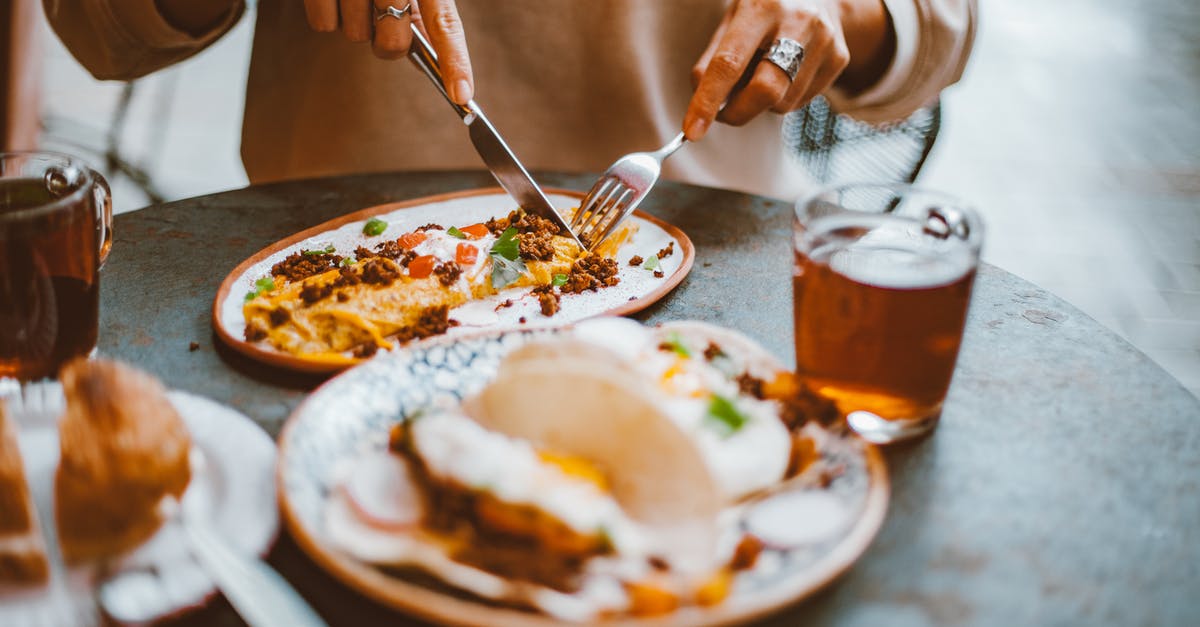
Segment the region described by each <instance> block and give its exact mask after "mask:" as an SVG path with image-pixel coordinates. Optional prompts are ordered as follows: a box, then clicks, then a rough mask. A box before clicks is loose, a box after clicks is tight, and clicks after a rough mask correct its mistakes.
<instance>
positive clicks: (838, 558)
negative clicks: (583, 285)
mask: <svg viewBox="0 0 1200 627" xmlns="http://www.w3.org/2000/svg"><path fill="white" fill-rule="evenodd" d="M561 333H563V331H562V330H561V329H553V328H542V329H524V330H515V331H507V332H485V333H480V334H477V335H470V336H460V337H456V338H444V339H443V340H441V341H435V342H430V343H425V344H422V345H419V346H414V347H412V348H408V349H403V350H399V351H397V352H394V353H391V354H388V355H383V356H380V357H378V358H376V359H373V360H370V361H368V362H366V363H363V364H361V365H359V366H356V367H354V368H352V369H350V370H348V371H346V372H345V373H343V374H341V375H339V376H337V377H335V378H333V379H331V380H329V381H328V382H326V383H325V384H324V385H322V386H321V387H320V388H318V389H317V390H316V391H315V392H313V393H312V394H311V395H310V396H309V397H308V399H307V400H306V401H305V402H304V403H303V404H302V405H301V406H300V407H298V408H297V409H296V411H295V412H294V413H293V414H292V415H291V417H290V418H289V419H288V422H287V424H286V426H285V427H284V430H283V434H282V436H281V437H280V442H279V470H278V481H279V485H278V491H279V495H280V503H281V506H282V510H283V515H284V520H285V522H286V524H287V525H288V528H289V529H290V530H291V532H292V535H293V536H294V537H295V538H296V540H297V542H298V543H299V544H300V546H301V547H302V548H303V549H304V550H305V551H306V552H307V553H308V554H309V555H310V556H311V557H312V558H313V559H314V560H315V561H316V562H317V563H318V564H319V565H321V566H322V567H323V568H325V569H326V570H328V571H329V572H330V573H332V574H333V575H334V576H335V577H337V578H339V579H340V580H342V581H343V582H344V583H346V584H347V585H349V586H350V587H352V588H355V589H356V590H359V591H360V592H362V593H364V594H366V595H368V596H370V597H372V598H374V599H376V600H378V601H380V602H382V603H384V604H387V605H389V606H391V607H394V608H396V609H399V610H402V611H405V612H408V613H411V614H415V615H418V616H421V617H423V618H426V619H432V620H438V621H446V622H453V623H466V624H486V625H518V624H519V625H551V624H558V623H556V622H554V621H553V620H552V619H550V618H549V617H546V616H543V615H541V614H537V613H534V612H532V611H523V610H520V609H514V608H512V607H508V606H501V605H498V604H494V603H491V602H489V601H485V600H481V599H478V598H476V597H473V596H471V595H468V594H465V593H462V592H459V591H456V590H453V589H450V588H448V587H444V586H442V585H440V584H438V583H436V582H434V581H433V580H432V579H431V578H426V577H420V578H417V577H413V578H408V577H406V576H400V575H397V574H395V573H391V572H385V571H383V570H381V569H378V568H376V567H373V566H371V565H368V564H365V563H362V562H360V561H358V560H355V559H354V558H352V557H350V556H348V555H346V554H344V553H342V552H341V551H339V550H338V549H337V548H336V547H335V546H334V545H333V544H332V543H331V542H330V541H329V540H328V539H327V536H326V534H325V531H324V528H323V524H324V523H323V520H324V507H325V504H326V501H327V499H328V497H329V495H330V492H331V490H332V489H333V487H334V485H333V484H334V476H335V469H336V468H337V467H338V466H339V464H342V463H343V462H344V461H345V460H348V459H351V458H353V457H355V456H356V455H359V454H361V453H363V452H366V451H379V450H384V449H386V447H387V439H388V430H389V428H390V427H391V426H392V424H394V423H395V422H396V421H397V420H398V419H400V418H402V417H404V416H407V415H410V414H411V413H412V412H414V411H417V410H419V409H422V408H426V407H429V406H431V405H453V404H456V403H458V402H459V401H461V400H462V399H463V398H464V397H467V396H470V395H471V394H473V393H475V392H477V391H478V390H480V389H482V388H483V386H484V385H486V384H487V382H488V381H489V380H491V378H492V377H493V376H495V374H496V371H497V367H498V365H499V364H500V362H501V360H502V359H503V357H504V356H505V355H506V354H507V353H508V352H509V351H511V350H512V349H514V348H516V347H518V346H521V345H523V344H526V343H528V342H530V341H534V340H538V339H545V338H550V337H553V336H555V335H557V334H561ZM821 449H822V452H823V458H824V460H825V461H827V462H828V464H829V466H830V467H834V468H837V469H838V473H837V474H836V475H835V476H834V477H833V478H832V479H831V480H829V481H828V485H825V486H824V487H821V486H818V485H811V486H808V487H804V488H798V489H797V491H799V490H804V491H806V492H809V493H820V494H818V496H819V497H820V499H819V500H823V501H830V500H835V502H836V504H837V505H838V506H839V508H840V509H841V510H842V511H844V512H845V513H846V516H845V521H844V524H841V525H838V528H836V529H834V530H832V531H828V532H826V533H824V535H823V536H822V537H821V538H820V539H819V540H814V541H813V542H811V543H808V544H803V545H800V546H799V547H798V548H790V549H786V550H776V549H768V550H766V551H764V553H763V554H762V555H761V556H760V558H759V560H758V562H757V563H756V565H755V566H754V567H753V568H752V569H750V570H748V571H743V572H741V573H739V574H738V575H737V577H736V579H735V581H734V586H733V589H732V592H731V594H730V596H729V597H728V598H727V599H726V600H725V601H724V602H723V603H721V604H719V605H716V606H712V607H685V608H682V609H680V610H678V611H676V612H674V613H673V614H670V615H668V616H665V617H656V618H655V619H653V620H651V619H626V620H613V621H609V623H611V624H614V625H615V624H622V625H624V624H629V625H650V624H653V625H662V624H680V625H720V624H728V623H733V622H741V621H745V620H748V619H752V618H755V617H760V616H763V615H765V614H768V613H770V612H773V611H776V610H779V609H781V608H782V607H784V606H786V605H788V604H791V603H793V602H796V601H798V600H800V599H802V598H804V597H806V596H808V595H810V594H812V593H813V592H815V591H817V590H818V589H819V588H821V587H822V586H823V585H825V584H827V583H829V582H830V581H832V580H833V579H835V578H836V577H837V576H838V575H840V574H841V573H842V572H844V571H846V570H847V569H848V568H849V567H850V566H851V565H852V564H853V563H854V561H855V560H856V559H857V558H858V557H859V556H860V555H861V554H862V553H863V552H864V551H865V550H866V548H867V546H868V545H869V544H870V542H871V539H872V538H873V537H874V536H875V534H876V532H877V531H878V530H879V527H880V525H881V524H882V522H883V518H884V514H885V512H886V510H887V500H888V492H889V488H888V480H887V473H886V470H885V468H884V464H883V461H882V458H881V456H880V455H879V453H878V452H877V451H876V450H875V449H874V448H873V447H870V446H869V445H865V444H863V443H861V442H859V441H858V440H854V439H850V438H842V437H837V436H828V437H827V438H826V442H825V443H824V444H822V445H821Z"/></svg>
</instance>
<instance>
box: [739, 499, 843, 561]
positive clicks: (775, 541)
mask: <svg viewBox="0 0 1200 627" xmlns="http://www.w3.org/2000/svg"><path fill="white" fill-rule="evenodd" d="M848 520H849V512H848V511H847V509H846V506H845V505H842V503H841V501H839V500H838V499H837V498H836V497H834V496H832V495H830V494H826V493H824V492H804V491H796V492H784V493H782V494H777V495H775V496H772V497H770V498H768V499H767V500H765V501H763V502H761V503H759V504H757V505H755V506H754V508H753V509H751V510H750V512H749V513H748V514H747V515H746V527H747V528H748V530H749V531H750V533H752V534H754V535H755V536H757V537H758V538H759V539H761V540H762V541H763V542H764V543H766V544H767V546H770V547H771V548H774V549H791V548H796V547H799V546H804V545H806V544H815V543H817V542H821V541H822V540H828V539H830V538H833V537H834V536H835V535H837V533H838V532H839V531H841V530H842V529H844V528H845V526H846V523H847V521H848Z"/></svg>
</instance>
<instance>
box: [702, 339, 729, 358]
mask: <svg viewBox="0 0 1200 627" xmlns="http://www.w3.org/2000/svg"><path fill="white" fill-rule="evenodd" d="M724 356H725V351H723V350H721V347H720V346H717V345H716V343H714V342H709V343H708V347H707V348H705V349H704V358H705V359H707V360H708V361H712V360H714V359H716V358H718V357H724Z"/></svg>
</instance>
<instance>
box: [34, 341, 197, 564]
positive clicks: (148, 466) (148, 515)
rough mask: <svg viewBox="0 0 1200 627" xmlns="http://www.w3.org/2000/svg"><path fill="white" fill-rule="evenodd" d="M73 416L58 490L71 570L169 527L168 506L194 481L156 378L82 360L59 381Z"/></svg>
mask: <svg viewBox="0 0 1200 627" xmlns="http://www.w3.org/2000/svg"><path fill="white" fill-rule="evenodd" d="M59 378H60V379H61V381H62V385H63V393H64V395H65V396H66V400H67V409H66V412H65V414H64V415H63V417H62V420H61V421H60V424H59V441H60V443H61V449H62V455H61V459H60V461H59V467H58V472H57V474H56V475H55V482H54V500H55V507H56V517H57V522H58V535H59V540H60V543H61V545H62V550H63V557H64V559H65V560H66V561H67V562H68V563H75V562H80V561H85V560H89V559H96V558H101V557H105V556H110V555H115V554H118V553H121V552H123V551H127V550H129V549H131V548H133V547H135V546H137V545H138V544H140V543H142V542H144V541H145V540H146V539H148V538H149V537H150V536H152V535H154V533H155V532H156V531H157V530H158V528H159V527H160V526H161V525H162V523H163V522H164V519H165V516H166V511H165V510H166V508H164V504H165V502H166V501H167V499H172V498H174V499H178V498H180V497H182V495H183V492H184V490H185V489H186V488H187V485H188V482H189V481H190V480H191V469H190V466H189V464H188V453H189V450H190V448H191V439H190V437H189V435H188V432H187V428H186V427H185V426H184V424H183V420H182V419H181V418H180V417H179V414H178V413H176V411H175V408H174V407H173V406H172V405H171V403H170V401H168V400H167V397H166V392H165V390H164V389H163V387H162V385H161V384H160V383H159V382H158V381H157V380H156V379H154V378H153V377H151V376H150V375H148V374H146V373H143V372H140V371H138V370H135V369H133V368H130V367H128V366H125V365H122V364H119V363H116V362H111V361H104V360H84V359H79V360H76V361H73V362H71V363H69V364H67V365H66V366H65V367H64V368H63V370H62V372H61V373H60V375H59Z"/></svg>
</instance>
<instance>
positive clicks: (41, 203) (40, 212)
mask: <svg viewBox="0 0 1200 627" xmlns="http://www.w3.org/2000/svg"><path fill="white" fill-rule="evenodd" d="M111 245H112V194H111V193H110V191H109V188H108V183H107V182H105V180H104V178H103V177H101V176H100V175H99V174H97V173H96V172H95V171H94V170H92V169H91V168H89V167H88V166H87V165H85V164H83V163H82V162H81V161H79V160H78V159H75V158H73V157H69V156H66V155H60V154H54V153H40V152H18V153H0V383H2V382H4V381H5V380H8V381H10V382H11V381H13V380H15V381H18V382H22V383H24V382H30V381H37V380H40V379H45V378H53V377H55V376H56V375H57V374H58V368H59V366H61V365H62V364H63V363H64V362H66V361H68V360H69V359H71V358H73V357H76V356H81V355H87V354H89V353H91V352H92V351H93V350H94V349H95V347H96V336H97V327H98V325H99V312H100V306H99V305H100V285H99V284H100V281H99V277H100V275H99V272H100V266H101V265H102V264H103V263H104V260H105V258H106V257H107V256H108V250H109V248H110V247H111Z"/></svg>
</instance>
